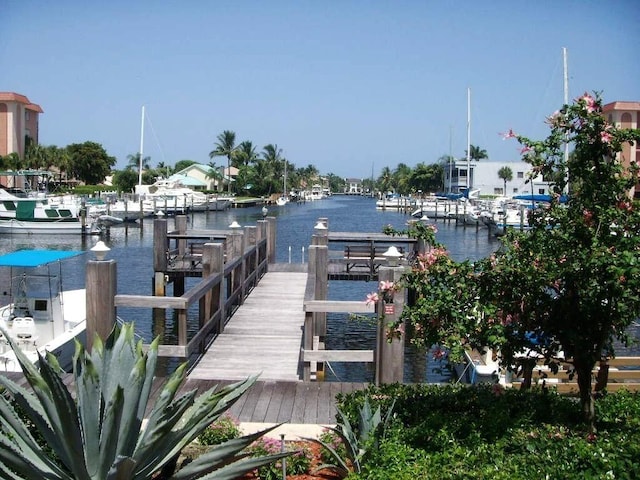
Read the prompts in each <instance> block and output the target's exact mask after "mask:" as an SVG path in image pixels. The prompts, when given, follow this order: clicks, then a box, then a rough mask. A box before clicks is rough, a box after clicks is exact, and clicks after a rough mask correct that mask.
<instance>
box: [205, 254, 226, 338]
mask: <svg viewBox="0 0 640 480" xmlns="http://www.w3.org/2000/svg"><path fill="white" fill-rule="evenodd" d="M222 272H224V245H223V244H222V243H205V244H204V249H203V251H202V278H207V277H209V276H211V275H217V274H220V273H222ZM218 310H220V318H219V320H218V325H217V326H216V328H215V332H216V333H222V330H223V329H224V321H225V309H224V288H223V282H220V283H218V284H217V285H216V286H215V287H213V289H212V290H211V291H210V292H208V293H207V294H206V295H205V296H204V297H203V299H202V300H201V303H200V312H201V316H200V326H201V327H202V326H203V325H204V323H206V322H209V321H211V317H213V315H214V314H215V312H217V311H218Z"/></svg>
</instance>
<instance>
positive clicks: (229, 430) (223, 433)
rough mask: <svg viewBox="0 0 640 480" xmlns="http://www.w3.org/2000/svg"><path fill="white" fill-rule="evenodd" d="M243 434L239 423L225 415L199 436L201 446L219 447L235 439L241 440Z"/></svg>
mask: <svg viewBox="0 0 640 480" xmlns="http://www.w3.org/2000/svg"><path fill="white" fill-rule="evenodd" d="M241 434H242V432H241V431H240V428H239V427H238V422H237V421H236V420H235V419H233V418H232V417H231V416H229V415H224V416H222V417H220V418H219V419H217V420H216V421H215V422H213V423H212V424H211V425H209V426H208V427H207V428H206V429H205V430H204V431H203V432H202V433H201V434H200V435H199V436H198V442H199V443H200V444H201V445H219V444H220V443H223V442H226V441H227V440H231V439H234V438H239V437H240V435H241Z"/></svg>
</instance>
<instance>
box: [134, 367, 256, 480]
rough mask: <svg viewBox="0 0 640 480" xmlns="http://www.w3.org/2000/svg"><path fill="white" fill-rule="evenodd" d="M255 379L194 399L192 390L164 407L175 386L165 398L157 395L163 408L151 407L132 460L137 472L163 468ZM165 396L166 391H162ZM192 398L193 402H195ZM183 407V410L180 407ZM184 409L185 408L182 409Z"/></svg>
mask: <svg viewBox="0 0 640 480" xmlns="http://www.w3.org/2000/svg"><path fill="white" fill-rule="evenodd" d="M255 380H256V377H249V378H248V379H246V380H244V381H241V382H238V383H235V384H232V385H228V386H226V387H224V388H222V389H220V390H218V387H217V386H214V387H213V388H211V389H209V390H208V391H207V392H205V393H203V394H201V395H200V396H199V397H197V398H195V393H196V392H195V391H191V392H187V394H185V395H183V396H182V397H180V398H179V399H177V400H176V401H174V402H172V403H170V404H168V405H167V404H166V399H167V398H169V397H171V398H172V397H173V395H172V394H171V392H172V391H173V389H177V386H178V385H177V384H176V383H172V386H171V387H168V390H169V391H168V392H166V395H160V397H159V398H158V403H159V404H160V405H164V407H163V408H161V409H160V408H158V405H156V406H155V407H154V413H155V415H154V414H152V415H151V418H150V419H149V424H148V425H147V428H146V431H145V434H144V441H143V442H139V446H140V450H138V451H136V455H135V456H134V458H135V459H136V460H139V462H140V464H141V467H140V469H139V470H137V472H138V473H141V474H142V473H151V472H153V471H155V470H157V468H158V465H160V464H162V465H164V464H165V463H167V462H168V461H169V460H171V459H173V458H174V457H175V456H176V455H178V454H179V453H180V451H181V450H182V449H183V448H184V447H185V446H186V445H188V444H189V443H191V442H192V441H193V440H194V439H195V438H196V437H197V436H198V435H199V434H200V433H201V432H202V431H203V430H204V429H205V428H207V427H208V426H209V425H210V424H211V423H212V422H214V421H215V420H216V419H217V418H219V417H220V415H222V413H224V412H225V411H226V410H227V409H228V408H229V407H231V405H233V403H235V401H237V399H238V398H239V397H240V396H241V395H242V394H243V393H244V392H245V391H246V390H247V389H248V388H249V387H250V386H251V385H253V384H254V383H255ZM163 393H165V392H163ZM194 398H195V400H194ZM181 407H182V408H181ZM185 407H186V408H185ZM141 458H147V465H146V466H144V467H143V466H142V464H143V462H142V460H140V459H141Z"/></svg>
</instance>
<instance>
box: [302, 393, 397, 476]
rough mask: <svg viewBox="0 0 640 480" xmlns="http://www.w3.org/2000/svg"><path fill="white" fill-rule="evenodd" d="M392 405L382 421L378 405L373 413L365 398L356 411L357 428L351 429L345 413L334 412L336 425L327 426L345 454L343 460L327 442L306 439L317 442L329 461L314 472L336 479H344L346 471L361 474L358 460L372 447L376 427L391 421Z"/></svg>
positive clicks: (363, 457) (360, 460)
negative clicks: (339, 442) (332, 475)
mask: <svg viewBox="0 0 640 480" xmlns="http://www.w3.org/2000/svg"><path fill="white" fill-rule="evenodd" d="M394 405H395V401H394V403H393V404H392V405H391V407H390V408H389V410H387V413H386V415H385V416H384V420H383V418H382V414H381V411H380V406H378V408H377V409H376V410H375V411H373V410H372V409H371V405H370V404H369V399H368V398H367V397H365V399H364V404H363V406H362V407H361V408H360V412H359V414H360V418H359V424H358V429H357V430H355V429H354V428H353V427H352V425H351V422H350V421H349V417H348V416H347V414H345V413H344V412H342V411H341V410H340V409H338V425H337V426H336V427H327V428H328V429H329V430H330V431H332V432H333V433H334V434H335V435H337V437H338V438H339V439H340V441H341V442H342V444H343V445H344V447H345V451H346V455H345V456H344V457H343V456H342V455H341V454H340V453H339V452H338V450H337V449H335V448H333V447H332V446H331V445H329V443H327V442H323V441H322V440H320V439H315V438H307V440H310V441H313V442H316V443H319V444H320V445H321V446H322V448H324V449H325V450H326V451H327V452H328V453H329V457H330V458H331V460H332V462H331V463H325V464H322V465H319V466H318V467H316V469H315V471H316V472H318V471H320V470H325V469H326V470H330V471H332V472H334V473H335V474H336V475H338V477H339V478H345V477H347V476H348V475H349V473H350V472H352V471H353V472H355V473H361V472H362V461H363V460H364V459H365V458H366V456H367V452H369V451H370V449H371V448H375V446H376V445H375V442H374V435H375V432H376V430H377V429H378V427H379V426H380V425H382V428H386V426H387V424H388V423H389V419H390V418H391V413H392V411H393V406H394Z"/></svg>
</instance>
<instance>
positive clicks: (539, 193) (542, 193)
mask: <svg viewBox="0 0 640 480" xmlns="http://www.w3.org/2000/svg"><path fill="white" fill-rule="evenodd" d="M545 193H547V192H545V191H544V188H539V189H538V195H544V194H545Z"/></svg>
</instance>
